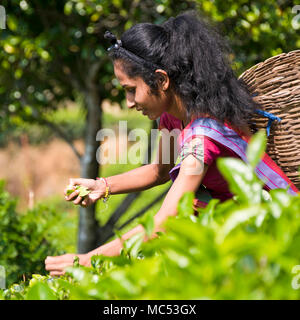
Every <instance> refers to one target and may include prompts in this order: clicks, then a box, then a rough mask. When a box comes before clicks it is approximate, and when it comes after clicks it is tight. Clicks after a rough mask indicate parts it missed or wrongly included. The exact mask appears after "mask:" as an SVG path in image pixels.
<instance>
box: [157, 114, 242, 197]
mask: <svg viewBox="0 0 300 320" xmlns="http://www.w3.org/2000/svg"><path fill="white" fill-rule="evenodd" d="M163 128H166V129H168V130H169V131H171V130H173V129H180V130H182V129H183V128H182V124H181V120H179V119H177V118H175V117H174V116H172V115H170V114H168V113H166V112H164V113H163V114H162V115H161V117H160V122H159V130H161V129H163ZM203 145H204V146H205V148H204V163H205V164H207V165H208V166H209V167H208V170H207V172H206V174H205V176H204V178H203V181H202V184H203V185H204V186H205V187H206V188H207V190H208V191H209V192H210V194H211V195H212V197H213V198H217V199H220V200H221V201H225V200H227V199H230V198H232V196H233V195H232V193H231V192H230V191H229V188H228V183H227V181H226V180H225V179H224V178H223V176H222V175H221V173H220V171H219V170H218V168H217V165H216V160H217V158H219V157H233V158H239V156H238V155H237V154H236V153H235V152H233V151H232V150H230V149H228V148H227V147H225V146H223V145H222V144H219V143H218V142H216V141H214V140H211V139H210V138H208V137H204V143H203Z"/></svg>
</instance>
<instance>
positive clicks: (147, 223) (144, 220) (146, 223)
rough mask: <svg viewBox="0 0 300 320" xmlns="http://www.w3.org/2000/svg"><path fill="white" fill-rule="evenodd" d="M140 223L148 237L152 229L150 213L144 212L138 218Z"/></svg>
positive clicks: (152, 223)
mask: <svg viewBox="0 0 300 320" xmlns="http://www.w3.org/2000/svg"><path fill="white" fill-rule="evenodd" d="M139 222H140V224H141V225H142V226H143V227H144V229H145V231H146V235H147V236H148V237H150V236H151V235H152V232H153V230H154V218H153V215H152V214H151V213H148V214H145V215H144V216H143V217H141V218H140V219H139Z"/></svg>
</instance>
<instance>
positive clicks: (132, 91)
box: [126, 88, 135, 93]
mask: <svg viewBox="0 0 300 320" xmlns="http://www.w3.org/2000/svg"><path fill="white" fill-rule="evenodd" d="M126 91H127V92H129V93H135V88H128V89H126Z"/></svg>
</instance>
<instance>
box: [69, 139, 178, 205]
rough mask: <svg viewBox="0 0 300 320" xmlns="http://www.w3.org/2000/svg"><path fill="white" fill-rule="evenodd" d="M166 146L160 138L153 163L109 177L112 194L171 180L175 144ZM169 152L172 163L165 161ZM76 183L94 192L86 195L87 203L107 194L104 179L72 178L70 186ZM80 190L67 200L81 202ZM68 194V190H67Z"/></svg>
mask: <svg viewBox="0 0 300 320" xmlns="http://www.w3.org/2000/svg"><path fill="white" fill-rule="evenodd" d="M163 148H164V149H165V147H164V146H163V143H162V138H160V140H159V145H158V152H157V156H156V160H155V161H154V162H153V163H150V164H147V165H144V166H141V167H138V168H135V169H132V170H130V171H127V172H124V173H121V174H118V175H115V176H110V177H107V178H106V180H107V183H108V185H109V188H110V193H111V194H121V193H131V192H137V191H143V190H147V189H150V188H152V187H155V186H157V185H160V184H164V183H166V182H167V181H169V180H170V177H169V171H170V170H171V168H173V166H174V144H173V143H170V144H169V150H163ZM164 152H168V153H169V155H170V158H169V159H170V161H169V162H170V163H167V164H164V163H163V154H164ZM76 185H82V186H86V187H87V188H89V189H90V190H91V191H92V192H91V193H90V194H89V195H88V196H86V199H85V201H86V204H85V203H83V205H84V204H85V205H90V204H92V203H95V202H96V201H97V200H99V199H101V198H102V197H103V196H104V195H105V189H106V185H105V183H104V181H102V180H96V181H95V180H93V179H83V178H78V179H70V184H69V188H70V187H72V186H76ZM78 193H79V191H75V192H73V193H72V194H70V195H69V196H66V200H67V201H73V203H74V204H81V202H82V200H83V199H82V198H81V197H79V196H78ZM65 195H66V190H65Z"/></svg>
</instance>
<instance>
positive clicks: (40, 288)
mask: <svg viewBox="0 0 300 320" xmlns="http://www.w3.org/2000/svg"><path fill="white" fill-rule="evenodd" d="M26 300H57V299H56V297H55V295H54V293H53V292H52V290H51V289H50V288H49V287H48V286H47V285H46V284H45V283H42V282H37V283H36V284H34V285H33V286H32V287H30V288H29V290H28V292H27V295H26Z"/></svg>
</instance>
